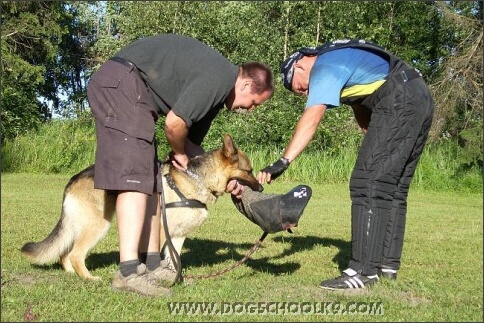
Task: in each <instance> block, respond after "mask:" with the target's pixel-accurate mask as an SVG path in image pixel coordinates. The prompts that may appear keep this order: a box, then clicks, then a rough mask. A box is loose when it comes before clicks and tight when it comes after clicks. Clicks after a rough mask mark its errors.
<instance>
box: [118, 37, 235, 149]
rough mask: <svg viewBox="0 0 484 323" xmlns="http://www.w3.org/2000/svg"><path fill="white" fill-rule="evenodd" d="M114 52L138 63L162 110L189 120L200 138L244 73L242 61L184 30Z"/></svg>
mask: <svg viewBox="0 0 484 323" xmlns="http://www.w3.org/2000/svg"><path fill="white" fill-rule="evenodd" d="M114 56H117V57H122V58H125V59H128V60H130V61H131V62H133V63H134V64H135V65H136V67H137V68H138V69H139V70H140V72H141V75H142V77H143V78H144V79H145V81H146V84H147V85H148V87H149V88H150V90H151V93H152V95H153V98H154V100H155V102H156V104H157V106H158V108H159V110H158V111H157V112H158V114H163V115H166V114H167V113H168V112H169V111H170V110H172V111H173V112H174V113H175V114H176V115H177V116H179V117H180V118H182V119H183V120H184V121H185V122H186V124H187V126H188V127H189V128H190V133H189V138H190V140H192V141H193V142H194V143H196V144H200V143H201V141H202V140H203V137H205V135H206V133H207V131H208V128H209V127H210V124H211V122H212V121H213V119H214V118H215V116H216V115H217V113H218V111H220V109H222V108H223V106H224V103H223V102H224V101H225V99H226V97H227V96H228V94H229V92H230V90H232V88H233V87H234V85H235V81H236V79H237V74H238V67H237V66H236V65H234V64H232V63H231V62H230V61H228V60H227V59H226V58H225V57H224V56H222V55H221V54H220V53H219V52H217V51H216V50H214V49H213V48H211V47H209V46H207V45H206V44H204V43H202V42H200V41H199V40H197V39H194V38H190V37H187V36H182V35H174V34H164V35H156V36H150V37H146V38H142V39H139V40H137V41H135V42H133V43H131V44H130V45H128V46H126V47H124V48H122V49H121V50H120V51H119V52H118V53H116V54H115V55H114ZM192 126H193V129H192ZM195 129H196V130H195Z"/></svg>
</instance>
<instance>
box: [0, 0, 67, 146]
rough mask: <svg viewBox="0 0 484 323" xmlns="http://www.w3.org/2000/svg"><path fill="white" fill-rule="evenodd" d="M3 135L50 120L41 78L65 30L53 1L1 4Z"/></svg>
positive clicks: (13, 133) (56, 5)
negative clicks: (59, 21)
mask: <svg viewBox="0 0 484 323" xmlns="http://www.w3.org/2000/svg"><path fill="white" fill-rule="evenodd" d="M1 6H2V46H1V47H2V63H1V64H2V65H1V66H2V92H1V93H2V99H1V102H2V113H1V116H2V129H1V130H2V135H3V138H13V137H15V136H17V135H18V134H21V133H23V132H24V131H25V130H28V129H32V128H36V127H37V126H38V125H39V124H40V122H41V121H42V120H46V119H49V118H50V117H51V115H50V112H49V110H48V109H47V106H46V104H45V103H43V102H41V101H39V100H38V99H37V98H38V97H39V96H41V95H44V94H46V88H45V86H46V83H45V82H44V75H45V73H46V71H47V65H48V64H49V63H50V62H52V61H54V60H55V55H56V52H57V50H58V47H57V46H58V43H59V38H60V37H61V35H62V33H63V32H64V30H62V28H61V27H60V26H59V25H58V24H57V23H56V20H57V19H58V18H59V16H60V15H61V12H60V10H59V7H60V6H59V4H58V3H54V2H41V1H36V2H10V1H8V2H6V1H3V2H2V4H1Z"/></svg>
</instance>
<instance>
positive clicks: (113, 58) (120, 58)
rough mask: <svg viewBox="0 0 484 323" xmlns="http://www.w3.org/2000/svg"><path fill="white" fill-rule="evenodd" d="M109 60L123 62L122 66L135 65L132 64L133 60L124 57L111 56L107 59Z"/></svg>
mask: <svg viewBox="0 0 484 323" xmlns="http://www.w3.org/2000/svg"><path fill="white" fill-rule="evenodd" d="M109 60H110V61H115V62H118V63H121V64H123V65H124V66H127V67H136V65H134V63H133V62H131V61H129V60H127V59H125V58H122V57H116V56H115V57H111V58H110V59H109Z"/></svg>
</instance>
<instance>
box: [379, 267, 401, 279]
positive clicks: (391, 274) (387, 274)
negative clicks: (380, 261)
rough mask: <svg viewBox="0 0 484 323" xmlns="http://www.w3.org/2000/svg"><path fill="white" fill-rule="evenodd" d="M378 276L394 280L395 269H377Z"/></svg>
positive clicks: (395, 275) (395, 277) (395, 276)
mask: <svg viewBox="0 0 484 323" xmlns="http://www.w3.org/2000/svg"><path fill="white" fill-rule="evenodd" d="M378 277H380V278H386V279H391V280H396V279H397V271H396V270H392V269H390V270H385V271H384V270H382V269H378Z"/></svg>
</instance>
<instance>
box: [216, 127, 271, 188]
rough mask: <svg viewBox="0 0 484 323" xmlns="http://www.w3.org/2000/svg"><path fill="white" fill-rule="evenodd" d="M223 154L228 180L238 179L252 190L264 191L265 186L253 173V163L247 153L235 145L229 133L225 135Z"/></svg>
mask: <svg viewBox="0 0 484 323" xmlns="http://www.w3.org/2000/svg"><path fill="white" fill-rule="evenodd" d="M221 154H222V155H223V158H222V161H221V163H223V165H224V166H223V169H224V172H225V177H226V178H227V179H228V181H230V180H232V179H236V180H237V181H239V182H240V183H241V184H243V185H246V186H249V187H250V188H251V189H252V190H254V191H258V192H262V190H263V187H262V185H261V184H259V182H258V181H257V179H256V178H255V176H254V174H253V169H252V163H251V162H250V160H249V158H248V157H247V155H246V154H245V153H244V152H243V151H242V150H240V149H238V148H237V147H236V146H235V143H234V141H233V139H232V137H231V136H230V135H229V134H225V135H224V139H223V145H222V148H221ZM228 181H227V182H228Z"/></svg>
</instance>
